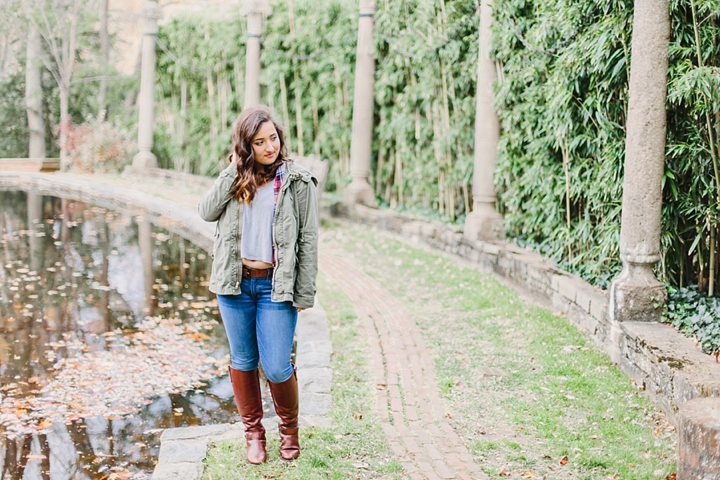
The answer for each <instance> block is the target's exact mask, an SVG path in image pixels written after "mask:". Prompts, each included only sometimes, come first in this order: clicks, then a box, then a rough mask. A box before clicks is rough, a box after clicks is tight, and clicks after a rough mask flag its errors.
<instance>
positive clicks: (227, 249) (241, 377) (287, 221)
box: [198, 107, 318, 464]
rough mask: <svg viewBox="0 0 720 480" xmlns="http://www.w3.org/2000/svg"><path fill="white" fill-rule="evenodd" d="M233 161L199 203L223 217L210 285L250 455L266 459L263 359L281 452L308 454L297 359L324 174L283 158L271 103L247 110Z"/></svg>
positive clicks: (204, 213) (204, 212)
mask: <svg viewBox="0 0 720 480" xmlns="http://www.w3.org/2000/svg"><path fill="white" fill-rule="evenodd" d="M233 144H234V145H233V153H232V155H231V156H230V158H229V159H228V160H229V161H230V165H229V166H228V167H227V168H226V169H225V170H223V171H222V172H221V173H220V176H219V177H218V179H217V180H215V183H214V184H213V186H212V188H211V189H210V191H208V192H207V193H206V194H205V196H204V197H203V199H202V200H201V201H200V205H199V206H198V210H199V212H200V216H201V217H202V218H203V219H204V220H206V221H208V222H215V221H217V229H216V238H215V245H214V248H213V264H212V275H211V277H210V291H211V292H213V293H215V294H216V295H217V299H218V307H219V308H220V315H221V317H222V320H223V324H224V326H225V331H226V333H227V336H228V342H229V343H230V356H231V366H230V379H231V381H232V385H233V391H234V393H235V403H236V404H237V407H238V411H239V413H240V416H241V417H242V421H243V423H244V424H245V438H246V445H247V460H248V461H249V462H250V463H252V464H259V463H262V462H265V461H266V458H267V454H266V451H265V428H264V427H263V425H262V423H261V420H262V416H263V410H262V398H261V395H260V380H259V378H258V361H261V362H262V366H263V369H264V370H265V374H266V376H267V378H268V380H269V384H270V392H271V393H272V398H273V403H274V404H275V411H276V412H277V415H278V417H279V429H280V437H281V445H280V456H281V457H282V458H283V459H285V460H292V459H294V458H297V456H298V455H299V454H300V444H299V440H298V410H299V404H298V386H297V377H296V374H295V368H294V366H293V364H292V363H291V362H290V353H291V351H292V344H293V336H294V334H295V325H296V323H297V314H298V312H299V311H302V310H305V309H306V308H311V307H312V306H313V302H314V298H315V279H316V276H317V268H318V267H317V264H318V262H317V231H318V225H317V188H316V185H317V180H316V179H315V177H313V176H312V174H311V173H310V172H308V171H307V170H305V169H304V168H302V167H299V166H297V165H295V164H294V163H293V162H292V161H290V160H288V159H286V158H285V143H284V142H283V132H282V129H281V127H280V126H279V125H278V124H277V122H275V120H273V118H272V115H271V113H270V111H269V110H268V109H267V108H266V107H256V108H249V109H247V110H245V111H243V112H242V114H241V115H240V117H239V118H238V120H237V122H236V125H235V133H234V135H233Z"/></svg>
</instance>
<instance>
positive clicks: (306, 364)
mask: <svg viewBox="0 0 720 480" xmlns="http://www.w3.org/2000/svg"><path fill="white" fill-rule="evenodd" d="M295 365H296V366H297V368H298V372H301V370H302V369H305V368H320V367H327V366H328V365H330V354H329V353H327V352H306V353H303V354H298V356H297V358H296V359H295ZM301 374H302V373H301Z"/></svg>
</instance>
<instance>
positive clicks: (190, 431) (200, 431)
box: [160, 424, 230, 443]
mask: <svg viewBox="0 0 720 480" xmlns="http://www.w3.org/2000/svg"><path fill="white" fill-rule="evenodd" d="M229 427H230V425H228V424H220V425H202V426H199V427H182V428H168V429H166V430H165V431H163V433H162V435H161V436H160V442H161V443H162V442H167V441H171V440H190V439H195V438H205V437H207V436H216V435H222V434H223V433H225V431H226V430H227V429H228V428H229Z"/></svg>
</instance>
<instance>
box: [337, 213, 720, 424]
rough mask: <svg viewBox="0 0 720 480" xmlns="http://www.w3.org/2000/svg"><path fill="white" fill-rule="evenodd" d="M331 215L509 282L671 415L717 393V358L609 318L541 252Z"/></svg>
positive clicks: (599, 293)
mask: <svg viewBox="0 0 720 480" xmlns="http://www.w3.org/2000/svg"><path fill="white" fill-rule="evenodd" d="M330 213H331V214H332V215H335V216H344V217H347V218H349V219H352V220H355V221H359V222H363V223H367V224H370V225H374V226H376V227H379V228H382V229H384V230H388V231H391V232H394V233H398V234H401V235H402V236H403V238H404V239H406V240H408V241H410V242H412V243H415V244H423V245H427V246H430V247H433V248H437V249H439V250H442V251H445V252H448V253H451V254H454V255H457V256H459V257H462V258H464V259H466V260H469V261H470V262H472V263H473V264H475V265H476V266H478V267H479V268H480V269H481V270H483V271H486V272H492V273H495V274H496V275H499V276H500V277H502V278H504V279H506V280H510V281H511V283H512V284H513V285H515V286H517V287H518V288H520V289H522V290H524V291H526V292H528V293H530V294H532V296H533V297H535V298H537V299H538V300H539V301H540V302H542V303H544V304H546V305H551V306H552V309H553V310H554V311H556V312H557V313H560V314H563V315H566V316H567V318H568V319H569V320H570V321H571V322H572V323H573V324H574V325H575V326H577V327H578V328H579V329H581V330H582V331H584V332H586V333H587V334H588V335H589V336H590V338H592V339H593V341H594V342H595V343H596V345H598V347H599V348H600V349H601V350H603V351H605V352H606V353H607V354H608V355H609V356H610V358H611V359H612V360H613V361H614V362H617V363H618V366H619V367H620V368H621V369H622V370H623V371H624V372H625V373H626V374H627V375H628V376H630V377H631V378H632V379H633V380H634V381H635V383H636V385H638V386H639V387H640V388H644V389H645V390H646V391H647V392H648V394H649V396H650V397H651V398H652V399H653V401H654V402H655V403H656V404H657V405H658V406H659V407H660V408H661V409H662V410H663V411H664V412H665V413H666V414H667V416H668V417H669V419H670V420H672V421H676V420H677V417H676V416H677V412H678V409H679V408H680V406H681V405H683V404H684V403H685V402H687V401H688V400H691V399H693V398H698V397H709V396H718V397H720V364H718V363H715V361H714V359H713V358H712V357H710V356H709V355H706V354H704V353H703V352H701V351H700V349H698V348H697V346H696V345H695V343H694V341H693V340H691V339H689V338H687V337H685V336H684V335H683V334H681V333H679V332H678V331H676V330H675V329H674V328H673V327H671V326H669V325H666V324H658V323H646V322H624V323H616V322H612V321H611V320H610V319H609V317H608V315H607V303H608V296H607V292H606V291H604V290H602V289H601V288H598V287H594V286H593V285H590V284H589V283H588V282H586V281H584V280H582V279H581V278H579V277H577V276H575V275H571V274H569V273H567V272H564V271H562V270H560V269H558V268H557V267H555V266H554V265H553V264H552V263H551V262H550V261H548V260H546V259H544V258H542V256H541V255H540V254H538V253H536V252H533V251H530V250H525V249H522V248H519V247H518V246H516V245H511V244H509V243H506V242H502V241H496V242H492V243H490V242H481V241H469V240H467V239H465V238H463V237H461V236H459V234H458V233H457V232H456V231H455V230H453V229H451V228H449V227H447V226H443V225H442V224H440V223H438V222H433V221H425V220H420V219H417V218H409V217H406V216H404V215H401V214H399V213H396V212H393V211H390V210H380V209H373V208H369V207H366V206H362V205H356V206H353V207H348V206H347V205H333V206H331V207H330Z"/></svg>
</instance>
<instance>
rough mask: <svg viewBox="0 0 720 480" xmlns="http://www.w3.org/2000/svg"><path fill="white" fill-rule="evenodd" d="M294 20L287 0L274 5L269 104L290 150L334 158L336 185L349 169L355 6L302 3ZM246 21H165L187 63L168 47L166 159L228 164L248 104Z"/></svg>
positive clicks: (209, 170)
mask: <svg viewBox="0 0 720 480" xmlns="http://www.w3.org/2000/svg"><path fill="white" fill-rule="evenodd" d="M292 19H293V20H292V22H291V15H290V12H288V9H287V3H286V2H276V4H275V5H273V13H272V15H270V16H269V17H268V19H267V23H266V25H265V28H264V34H263V51H262V61H263V70H262V78H261V87H262V90H261V101H262V102H263V103H266V104H268V105H269V106H270V107H272V108H273V109H274V110H276V112H277V113H278V114H279V116H280V120H281V121H282V123H283V125H284V126H285V138H286V141H287V144H288V147H289V150H290V151H291V152H293V153H295V154H299V155H310V154H315V155H317V156H319V157H322V158H328V159H330V160H331V162H333V171H334V172H335V176H334V177H331V179H330V180H331V184H332V182H333V180H335V181H336V182H340V183H342V182H344V181H345V180H343V176H346V174H347V172H348V171H349V157H350V151H349V146H350V131H351V128H350V127H351V125H350V124H351V121H352V116H351V102H352V87H353V70H354V68H353V67H354V61H355V39H356V37H357V25H356V24H355V23H356V19H355V6H354V3H353V2H351V1H349V0H333V1H331V2H323V3H322V4H318V3H317V2H311V1H309V0H306V1H301V2H295V9H294V12H293V16H292ZM242 20H243V19H238V20H237V21H233V22H225V21H220V20H219V19H218V18H217V17H216V16H213V15H208V16H206V17H200V18H198V17H197V16H195V17H193V18H185V19H178V20H174V21H172V22H170V23H169V24H167V25H165V26H163V27H162V28H161V30H160V34H159V39H160V41H161V42H163V44H164V45H166V46H167V49H168V51H170V53H172V54H173V55H174V56H176V57H177V59H178V60H180V62H178V61H176V60H175V59H173V58H172V57H170V56H169V55H167V54H166V53H165V52H160V53H159V59H158V82H159V83H160V85H161V87H162V95H161V96H162V98H161V99H160V105H159V123H160V125H159V131H157V132H156V139H157V145H158V148H159V151H158V153H159V160H160V162H161V164H163V166H166V167H171V168H173V167H174V168H177V169H180V170H185V171H190V172H194V173H200V174H208V175H212V174H215V173H217V171H218V169H219V168H222V166H223V164H222V160H221V159H223V158H225V156H226V155H227V153H228V152H229V151H230V147H231V137H232V123H233V121H234V120H235V118H237V115H238V114H239V113H240V110H241V109H242V105H243V101H244V81H245V40H246V28H245V22H244V21H242ZM177 52H182V54H179V53H178V54H177V55H175V54H176V53H177ZM183 65H184V66H183ZM213 65H217V67H216V68H213V69H211V70H208V69H207V67H212V66H213ZM188 66H189V67H195V69H193V68H186V67H188ZM183 85H185V87H183ZM183 88H185V89H186V94H185V98H186V100H185V102H184V103H183V93H182V90H183ZM183 105H185V106H184V107H183ZM219 160H220V161H219Z"/></svg>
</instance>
